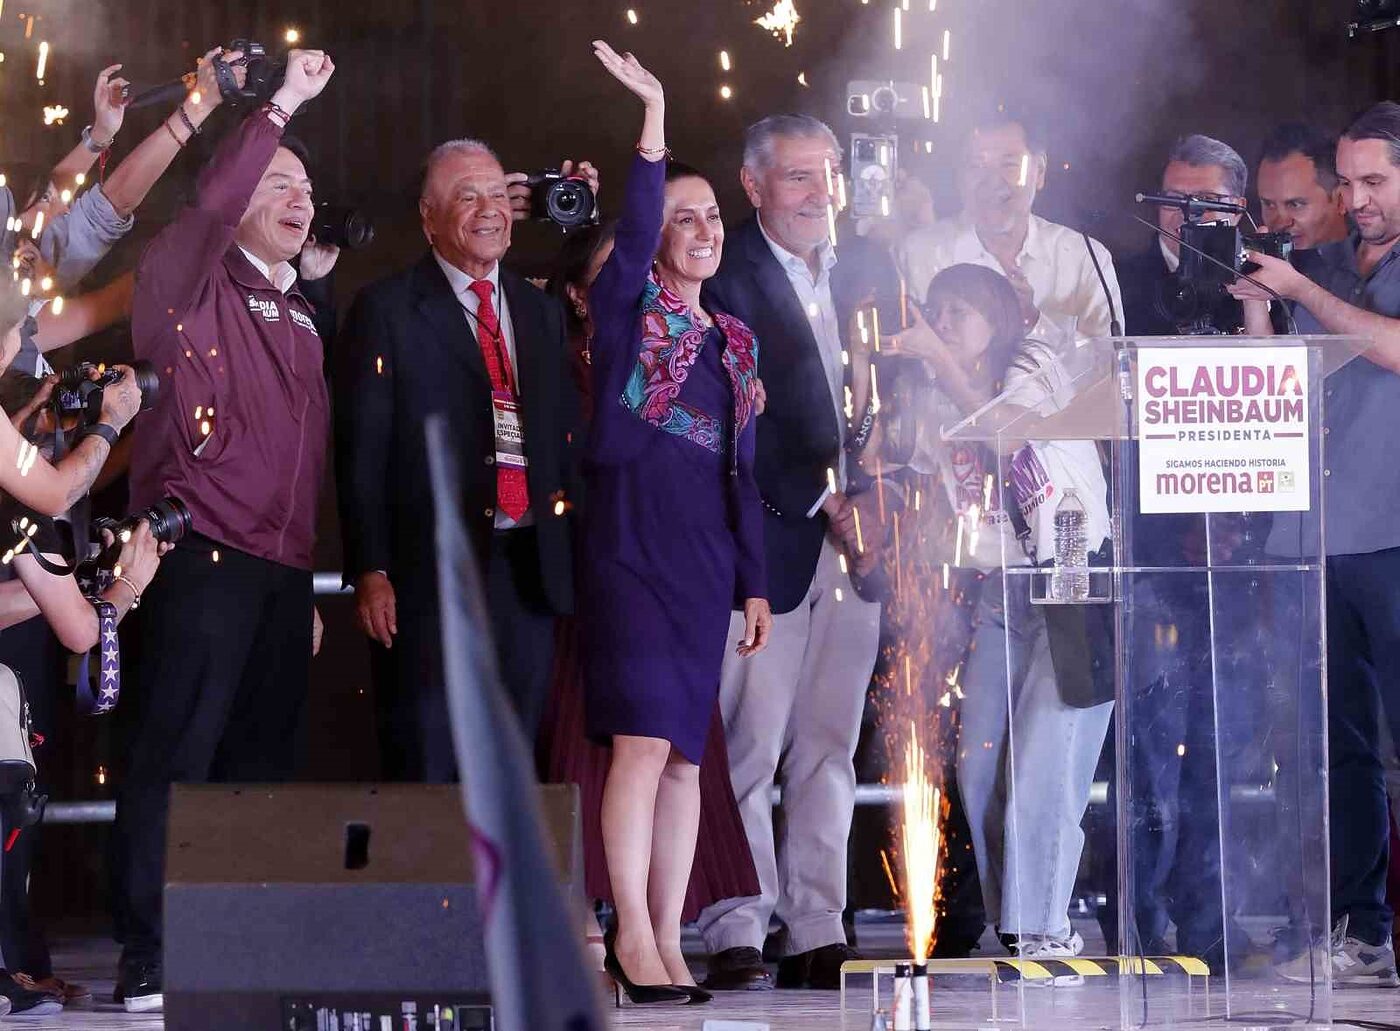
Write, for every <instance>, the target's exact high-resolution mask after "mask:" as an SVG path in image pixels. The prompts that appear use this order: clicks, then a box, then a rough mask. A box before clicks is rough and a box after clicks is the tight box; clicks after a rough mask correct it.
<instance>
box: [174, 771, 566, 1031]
mask: <svg viewBox="0 0 1400 1031" xmlns="http://www.w3.org/2000/svg"><path fill="white" fill-rule="evenodd" d="M541 792H542V802H543V811H544V819H545V824H546V826H545V832H546V837H547V840H548V841H549V843H550V845H551V846H552V848H553V851H554V860H555V867H556V869H557V870H558V871H559V876H560V879H561V882H562V883H563V884H564V885H565V891H566V892H567V893H569V894H570V895H571V896H575V895H576V894H577V893H578V892H580V891H581V890H582V887H581V886H582V859H581V847H580V836H579V813H578V793H577V790H576V789H575V788H574V787H573V786H572V785H568V786H560V785H550V786H546V787H543V788H542V789H541ZM576 931H577V929H576V928H573V927H569V928H560V933H565V934H568V933H576ZM164 987H165V1026H166V1028H167V1029H168V1031H262V1029H266V1031H276V1029H279V1028H280V1029H283V1031H302V1029H306V1031H318V1029H324V1028H328V1027H335V1028H340V1029H344V1031H351V1029H352V1028H355V1029H359V1028H363V1029H364V1031H381V1029H382V1028H392V1029H394V1031H419V1029H421V1031H490V1028H491V1020H490V1010H489V1004H490V996H489V987H488V980H487V971H486V955H485V951H484V946H483V942H482V935H481V922H480V914H479V911H478V907H477V900H476V889H475V887H474V885H473V881H472V849H471V842H470V840H469V838H468V833H467V827H466V822H465V819H464V817H463V809H462V796H461V791H460V789H459V788H457V787H455V786H450V785H442V786H438V785H419V784H381V785H367V784H344V785H318V784H282V785H266V786H264V785H253V784H245V785H227V784H219V785H212V784H200V785H176V786H175V788H174V789H173V790H172V795H171V804H170V829H169V837H168V839H167V844H166V883H165V982H164Z"/></svg>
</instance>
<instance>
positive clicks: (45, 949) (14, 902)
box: [0, 616, 73, 980]
mask: <svg viewBox="0 0 1400 1031" xmlns="http://www.w3.org/2000/svg"><path fill="white" fill-rule="evenodd" d="M66 659H67V652H65V651H64V649H63V646H62V645H61V644H59V642H58V638H57V637H55V636H54V633H53V631H52V630H51V629H50V628H49V624H48V623H47V622H46V621H45V620H44V618H43V617H42V616H38V617H35V618H34V619H30V620H28V621H26V622H24V623H20V624H19V625H18V626H13V627H10V628H9V629H7V630H6V631H5V632H4V633H3V634H0V662H3V663H4V664H5V665H7V666H9V667H10V668H11V669H13V670H14V671H15V672H16V673H17V674H19V676H20V678H21V679H22V680H23V681H24V694H25V697H26V698H27V699H28V700H29V713H30V717H31V718H32V719H33V721H34V729H35V730H36V731H37V732H38V733H40V734H42V735H43V736H44V738H45V739H46V740H47V741H49V742H50V744H49V745H48V746H47V747H42V748H39V749H38V750H37V751H36V754H35V756H34V761H35V765H36V767H37V768H38V771H39V772H38V777H37V778H36V786H37V789H38V791H39V792H41V793H44V794H49V793H50V792H51V789H52V786H53V784H54V777H53V776H52V774H53V773H54V766H55V759H56V757H55V754H54V753H55V752H56V751H58V750H60V749H63V750H64V752H66V749H65V748H64V746H63V745H62V744H61V743H60V739H59V733H58V731H59V723H60V721H61V722H62V723H63V724H64V726H65V728H67V729H71V727H72V723H73V717H72V709H73V699H72V696H71V694H70V695H68V697H67V706H68V712H67V713H60V711H59V705H60V698H61V697H62V695H63V692H64V690H65V687H66V681H67V676H66V673H65V668H64V667H65V664H66ZM42 826H43V824H36V825H35V826H33V827H27V828H25V829H24V830H23V832H22V833H21V834H20V836H19V838H18V839H16V841H15V844H14V847H13V848H12V849H11V850H10V851H9V852H5V853H3V854H0V953H3V961H4V967H5V968H6V969H7V970H10V971H23V972H24V973H26V974H29V975H30V976H31V977H34V978H37V979H40V980H42V979H43V978H45V977H50V976H52V975H53V966H52V964H51V962H50V959H49V946H48V941H47V939H46V938H45V935H44V928H43V924H42V922H41V921H40V920H39V919H38V918H37V917H36V916H35V914H34V913H33V911H32V910H31V909H30V905H29V873H30V870H31V869H32V868H33V865H34V856H35V853H36V851H37V848H38V844H39V830H40V828H41V827H42ZM0 827H2V828H3V835H0V837H3V840H5V841H8V840H9V836H10V833H11V831H13V830H15V827H14V825H13V824H12V822H11V818H10V815H9V814H8V813H6V814H5V816H4V820H3V823H0Z"/></svg>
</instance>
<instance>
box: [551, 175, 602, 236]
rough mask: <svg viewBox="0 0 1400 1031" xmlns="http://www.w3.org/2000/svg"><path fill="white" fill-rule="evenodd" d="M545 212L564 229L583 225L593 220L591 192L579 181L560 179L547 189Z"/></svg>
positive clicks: (584, 183) (586, 185)
mask: <svg viewBox="0 0 1400 1031" xmlns="http://www.w3.org/2000/svg"><path fill="white" fill-rule="evenodd" d="M545 210H546V211H547V212H548V214H549V217H550V219H551V220H552V221H554V222H556V223H558V224H559V225H561V226H563V227H564V228H566V229H573V228H575V227H577V226H581V225H585V224H586V223H588V222H589V221H590V220H591V219H592V218H593V191H592V190H591V189H589V188H588V184H587V183H586V182H584V181H583V180H581V179H561V180H559V181H558V182H557V183H555V184H554V185H553V186H551V187H550V188H549V193H548V195H547V197H546V199H545Z"/></svg>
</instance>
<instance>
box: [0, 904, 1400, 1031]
mask: <svg viewBox="0 0 1400 1031" xmlns="http://www.w3.org/2000/svg"><path fill="white" fill-rule="evenodd" d="M1085 930H1088V928H1085ZM899 934H900V931H899V928H898V927H897V926H890V925H884V926H877V927H862V930H861V940H862V942H863V944H864V946H865V948H866V950H867V952H869V953H871V954H881V953H883V954H886V955H895V954H896V952H897V950H898V941H899ZM115 961H116V952H115V950H114V947H113V946H111V945H110V944H109V943H107V942H105V941H101V940H98V939H95V938H93V939H80V940H67V941H62V942H59V943H58V944H57V948H56V951H55V962H56V966H57V968H58V969H59V972H60V973H61V974H62V975H63V976H64V977H66V978H68V979H69V980H72V981H78V982H81V983H83V984H86V985H88V986H89V987H91V988H92V989H93V999H94V1004H93V1005H92V1006H91V1007H90V1008H86V1009H69V1010H67V1011H65V1012H64V1013H63V1014H62V1015H61V1016H57V1017H51V1018H27V1019H26V1018H20V1017H7V1018H4V1019H0V1024H12V1025H14V1026H16V1027H24V1028H33V1029H36V1031H38V1029H50V1028H87V1029H90V1031H137V1029H142V1031H157V1029H160V1028H162V1027H163V1023H162V1021H161V1019H160V1017H159V1016H128V1015H127V1014H126V1013H124V1012H122V1011H121V1010H120V1009H118V1008H117V1007H115V1006H113V1005H112V1004H111V1003H110V1002H109V1001H108V1000H109V999H110V996H111V990H112V981H111V978H112V971H113V969H114V966H115ZM1253 983H1256V984H1257V986H1258V987H1259V988H1260V989H1261V992H1260V993H1258V994H1256V997H1255V1000H1254V1002H1256V1003H1257V1004H1258V1005H1257V1007H1256V1006H1253V1005H1252V1006H1251V1010H1252V1012H1249V1013H1238V1012H1237V1013H1236V1014H1235V1019H1234V1020H1231V1021H1228V1022H1226V1021H1222V1020H1219V1019H1211V1018H1212V1017H1216V1018H1218V1017H1219V1016H1221V1013H1220V1007H1221V1005H1222V1004H1223V1001H1224V985H1223V983H1222V982H1221V981H1220V980H1219V979H1217V980H1216V981H1215V982H1213V983H1212V985H1211V987H1210V993H1209V1002H1207V994H1206V992H1205V991H1204V989H1203V987H1202V986H1201V983H1200V982H1199V981H1198V982H1197V986H1196V988H1195V989H1194V991H1193V993H1192V994H1191V995H1189V996H1188V994H1187V988H1186V984H1185V980H1184V978H1164V979H1160V980H1153V981H1152V982H1151V984H1150V988H1149V992H1148V995H1147V997H1146V998H1145V999H1143V1000H1142V1003H1141V1004H1138V1005H1136V1006H1135V1007H1134V1011H1133V1012H1134V1016H1137V1015H1139V1014H1140V1013H1141V1012H1142V1005H1143V1004H1145V1005H1146V1007H1147V1012H1148V1013H1149V1015H1150V1019H1149V1022H1148V1024H1147V1025H1146V1026H1148V1027H1154V1028H1166V1027H1180V1028H1183V1029H1185V1028H1190V1029H1191V1031H1197V1029H1206V1028H1211V1029H1214V1028H1226V1027H1228V1028H1232V1029H1234V1031H1263V1029H1266V1028H1268V1029H1273V1028H1289V1029H1290V1031H1295V1029H1303V1028H1307V1027H1310V1026H1312V1027H1317V1026H1323V1025H1321V1024H1320V1022H1314V1023H1313V1024H1311V1025H1310V1024H1308V1023H1306V1022H1303V1021H1299V1020H1296V1019H1290V1013H1297V1012H1298V1011H1299V1010H1300V1009H1301V1010H1302V1011H1303V1014H1300V1015H1304V1014H1305V1013H1306V1008H1307V1004H1308V1002H1309V1000H1308V998H1307V993H1306V991H1305V990H1303V991H1298V990H1293V991H1292V992H1291V994H1287V993H1285V994H1280V995H1277V996H1276V997H1274V998H1272V999H1271V998H1269V997H1268V996H1267V994H1266V993H1267V991H1268V990H1269V989H1268V985H1269V984H1275V985H1277V983H1276V982H1272V981H1267V982H1266V981H1265V980H1264V979H1263V977H1262V975H1261V978H1260V979H1259V980H1258V981H1257V982H1253ZM885 985H886V992H888V981H886V982H885ZM1139 987H1141V985H1139ZM1277 987H1279V988H1281V987H1282V986H1281V985H1280V986H1277ZM1139 998H1140V995H1139V996H1135V997H1134V1002H1135V1003H1137V1002H1138V999H1139ZM884 1001H885V1005H886V1006H888V999H887V998H886V1000H884ZM1326 1002H1327V1000H1325V999H1323V1000H1320V1001H1319V1003H1318V1005H1319V1006H1320V1009H1318V1010H1316V1011H1315V1012H1319V1013H1320V1012H1325V1008H1326ZM1207 1006H1209V1010H1207ZM1332 1006H1333V1016H1334V1019H1336V1020H1338V1021H1342V1020H1345V1019H1347V1018H1350V1019H1353V1020H1358V1021H1365V1022H1369V1023H1367V1024H1363V1025H1362V1026H1368V1027H1371V1028H1384V1027H1385V1026H1386V1025H1387V1024H1390V1025H1393V1026H1395V1027H1397V1028H1400V991H1379V990H1375V991H1353V992H1337V993H1334V996H1333V999H1332ZM1173 1013H1174V1014H1175V1017H1176V1023H1174V1024H1173V1023H1172V1022H1171V1021H1170V1020H1168V1019H1167V1017H1168V1015H1169V1014H1173ZM933 1017H934V1019H933V1025H934V1027H935V1028H936V1029H938V1031H982V1029H989V1031H991V1029H1000V1028H1032V1029H1034V1031H1054V1029H1061V1028H1063V1029H1109V1028H1118V1027H1120V1026H1122V1025H1121V1024H1120V1003H1119V993H1118V988H1117V985H1116V982H1115V981H1114V980H1112V979H1107V978H1105V979H1095V978H1089V979H1087V982H1086V984H1085V985H1084V986H1083V987H1064V988H1054V989H1024V990H1019V989H1018V988H1017V987H1016V986H1015V985H1010V984H1003V985H1001V986H1000V987H999V988H998V989H997V992H996V997H995V1002H994V1001H993V993H992V991H991V987H990V980H989V979H988V978H987V977H986V976H985V975H973V976H957V977H945V978H938V979H935V981H934V985H933ZM607 1018H608V1019H609V1020H610V1022H611V1025H612V1026H613V1027H617V1028H638V1029H640V1028H646V1029H649V1031H765V1029H766V1031H869V1029H870V1027H871V998H870V980H869V978H868V977H861V978H858V979H855V980H853V982H852V985H851V987H850V991H849V992H848V998H847V1009H846V1011H845V1012H844V1013H842V1011H841V1007H840V1002H839V998H838V995H837V994H836V993H835V992H786V991H785V992H746V993H729V994H723V995H720V996H718V997H717V998H716V999H715V1001H714V1002H713V1003H711V1004H709V1005H706V1006H695V1007H649V1008H648V1007H632V1006H629V1005H628V1004H626V1003H625V1002H624V1004H623V1007H622V1008H621V1009H620V1010H614V1009H612V1008H609V1009H608V1011H607ZM249 1031H260V1029H249ZM267 1031H275V1029H273V1028H268V1029H267Z"/></svg>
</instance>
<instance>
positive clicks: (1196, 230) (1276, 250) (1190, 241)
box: [1181, 222, 1293, 286]
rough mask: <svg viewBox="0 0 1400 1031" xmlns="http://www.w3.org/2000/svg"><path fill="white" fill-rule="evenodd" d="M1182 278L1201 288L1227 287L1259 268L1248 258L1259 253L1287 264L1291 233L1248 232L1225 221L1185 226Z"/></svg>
mask: <svg viewBox="0 0 1400 1031" xmlns="http://www.w3.org/2000/svg"><path fill="white" fill-rule="evenodd" d="M1181 243H1182V247H1181V278H1182V279H1184V280H1186V281H1187V282H1190V283H1196V284H1198V285H1203V286H1208V285H1220V286H1225V285H1228V284H1230V283H1233V282H1234V281H1235V280H1236V279H1237V278H1239V276H1240V273H1244V274H1245V275H1249V274H1250V273H1252V272H1255V271H1257V270H1258V268H1259V266H1258V265H1256V264H1254V263H1253V262H1250V261H1248V260H1246V259H1245V251H1257V252H1258V253H1260V254H1268V255H1271V256H1272V257H1275V258H1280V259H1282V260H1284V261H1287V260H1288V256H1289V255H1290V254H1292V253H1293V238H1292V237H1291V236H1289V235H1288V234H1287V233H1246V232H1244V231H1243V230H1241V229H1240V227H1239V226H1232V225H1228V224H1226V223H1224V222H1187V223H1186V224H1185V225H1183V226H1182V227H1181Z"/></svg>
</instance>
